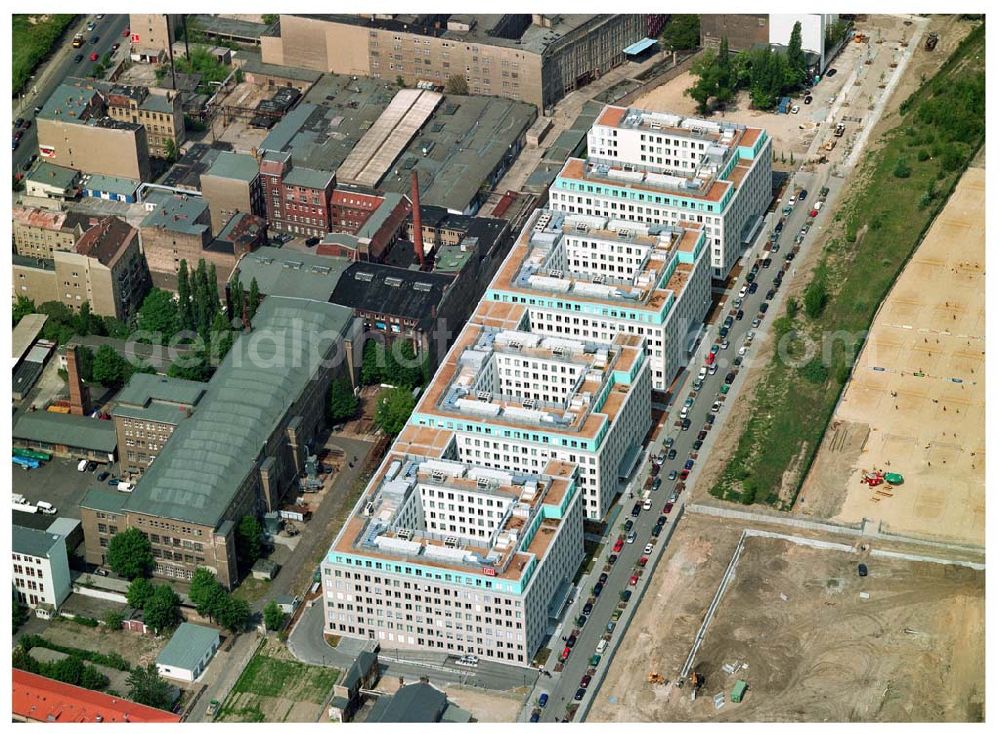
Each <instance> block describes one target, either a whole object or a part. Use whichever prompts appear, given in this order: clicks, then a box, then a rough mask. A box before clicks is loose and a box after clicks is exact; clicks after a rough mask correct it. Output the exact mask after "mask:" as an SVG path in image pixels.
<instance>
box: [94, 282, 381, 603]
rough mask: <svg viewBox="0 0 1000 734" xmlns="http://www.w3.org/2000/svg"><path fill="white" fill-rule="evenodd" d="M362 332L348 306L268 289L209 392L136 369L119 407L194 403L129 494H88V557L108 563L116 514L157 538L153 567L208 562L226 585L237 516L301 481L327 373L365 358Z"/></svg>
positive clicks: (176, 573)
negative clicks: (267, 294) (272, 292)
mask: <svg viewBox="0 0 1000 734" xmlns="http://www.w3.org/2000/svg"><path fill="white" fill-rule="evenodd" d="M360 332H361V323H360V321H358V320H357V319H355V318H354V316H353V312H352V310H351V309H350V308H345V307H344V306H338V305H336V304H332V303H325V302H322V301H316V300H309V299H306V298H288V297H281V296H269V297H267V298H265V299H264V301H263V302H262V303H261V305H260V308H259V310H258V311H257V313H256V315H255V316H254V318H253V320H252V323H251V328H250V329H249V330H245V331H244V332H243V333H242V334H241V335H240V336H239V338H237V340H236V342H235V343H234V345H233V347H232V349H230V351H229V353H228V354H227V355H226V357H225V359H224V360H223V361H222V363H221V364H220V365H219V367H218V369H217V370H216V372H215V374H214V376H213V377H212V379H211V381H210V382H208V383H207V384H206V385H204V386H203V387H204V393H203V394H199V389H198V387H197V386H195V385H192V384H190V383H185V382H184V381H172V380H162V379H161V378H157V377H155V376H150V375H136V376H135V377H134V378H133V381H132V382H130V384H129V385H127V386H126V387H125V389H124V390H123V391H122V395H123V396H124V398H125V399H124V402H123V405H122V406H121V407H120V408H117V409H116V410H118V411H119V412H122V411H124V412H125V413H128V414H129V415H139V416H141V415H143V414H144V412H147V411H153V412H156V413H157V415H159V413H163V412H167V411H170V410H176V406H178V405H184V406H188V407H187V409H186V411H185V417H183V418H182V419H178V418H177V417H176V416H174V417H173V422H174V423H175V424H176V425H175V426H174V427H173V430H172V433H171V434H170V436H169V438H168V439H167V440H166V442H165V443H164V445H163V446H162V448H161V449H160V450H159V453H158V455H157V456H156V457H155V461H152V462H151V463H150V464H149V465H148V467H147V468H146V469H145V471H144V472H143V473H142V476H141V478H140V479H139V480H138V482H137V483H136V484H135V486H134V489H133V490H132V491H131V493H128V494H124V495H123V494H122V493H119V492H113V491H111V490H106V489H103V488H95V489H91V490H90V491H89V492H88V493H87V494H86V495H85V496H84V498H83V500H82V502H81V514H82V523H83V529H84V541H85V547H86V558H87V561H88V562H90V563H103V562H104V560H105V558H104V554H105V552H106V546H107V542H108V540H109V538H110V532H111V531H110V528H111V527H112V525H113V527H114V528H115V529H116V531H117V532H120V531H122V530H124V529H125V528H126V527H136V528H138V529H139V530H141V531H142V532H144V533H146V534H147V536H148V537H149V538H150V540H151V542H152V545H153V555H154V557H155V559H156V565H155V568H154V575H157V576H163V577H168V578H178V579H185V580H186V579H189V578H190V577H191V574H192V573H193V572H194V570H195V569H196V568H197V567H198V566H206V567H208V568H210V569H212V570H213V571H214V572H215V574H216V576H217V578H218V579H219V581H220V582H221V583H223V584H224V585H226V586H227V587H231V586H232V585H233V584H234V583H235V582H236V580H237V569H236V548H235V542H236V541H235V532H234V531H235V526H236V525H237V524H238V523H239V520H240V518H241V517H242V516H243V515H245V514H250V513H254V514H256V513H260V514H262V513H265V512H274V511H277V510H278V508H279V507H280V506H281V504H282V502H283V500H284V499H285V498H286V495H287V494H288V493H289V492H290V490H292V489H293V488H294V486H293V485H294V483H295V481H296V479H297V477H298V476H299V475H300V474H301V473H302V472H303V471H304V468H305V460H306V456H307V452H308V450H309V448H310V447H311V446H310V444H311V442H312V441H313V440H314V439H315V437H316V436H317V434H318V432H319V431H320V429H321V428H322V426H323V422H324V420H325V415H324V407H325V404H326V400H325V396H326V392H327V389H328V387H329V385H330V382H331V380H332V379H333V377H334V376H336V375H337V374H340V373H341V372H342V371H343V370H348V369H351V368H352V367H353V366H354V365H358V364H360V349H361V346H362V345H361V339H360V336H361V333H360ZM171 404H173V406H174V407H173V408H171V407H170V406H171ZM161 417H162V416H161ZM109 495H118V496H117V497H115V498H114V500H115V501H110V499H111V498H110V497H109ZM119 497H124V499H123V500H120V499H119ZM102 529H103V530H102Z"/></svg>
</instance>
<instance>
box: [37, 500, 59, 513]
mask: <svg viewBox="0 0 1000 734" xmlns="http://www.w3.org/2000/svg"><path fill="white" fill-rule="evenodd" d="M38 509H39V510H40V511H41V512H43V513H44V514H46V515H55V514H56V513H57V512H59V508H57V507H56V506H55V505H52V504H50V503H48V502H46V501H44V500H42V501H41V502H39V503H38Z"/></svg>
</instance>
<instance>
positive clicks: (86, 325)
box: [75, 301, 98, 336]
mask: <svg viewBox="0 0 1000 734" xmlns="http://www.w3.org/2000/svg"><path fill="white" fill-rule="evenodd" d="M75 321H76V333H77V334H80V335H81V336H86V335H87V334H93V333H94V329H95V327H96V326H97V324H98V320H97V319H95V318H94V316H93V315H92V314H91V313H90V301H84V302H83V303H81V304H80V312H79V313H77V315H76V319H75Z"/></svg>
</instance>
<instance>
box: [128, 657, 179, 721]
mask: <svg viewBox="0 0 1000 734" xmlns="http://www.w3.org/2000/svg"><path fill="white" fill-rule="evenodd" d="M128 697H129V698H131V699H132V700H133V701H135V702H136V703H141V704H143V705H144V706H152V707H153V708H157V709H163V710H164V711H169V710H170V709H171V708H172V707H173V702H174V701H173V696H172V695H171V686H170V684H169V683H168V682H167V681H165V680H164V679H163V678H161V677H160V673H159V671H157V669H156V663H155V662H152V661H150V662H149V663H148V664H147V665H145V666H141V665H137V666H135V667H134V668H132V670H131V671H130V672H129V674H128Z"/></svg>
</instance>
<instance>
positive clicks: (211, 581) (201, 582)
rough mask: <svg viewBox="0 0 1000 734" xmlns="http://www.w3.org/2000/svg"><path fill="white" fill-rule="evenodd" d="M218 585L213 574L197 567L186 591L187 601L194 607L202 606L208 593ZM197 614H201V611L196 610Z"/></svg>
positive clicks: (201, 567)
mask: <svg viewBox="0 0 1000 734" xmlns="http://www.w3.org/2000/svg"><path fill="white" fill-rule="evenodd" d="M218 585H219V582H218V580H217V579H216V578H215V574H214V573H212V572H211V571H209V570H208V569H207V568H205V567H204V566H199V567H198V568H196V569H195V570H194V573H193V574H191V585H190V588H189V589H188V599H190V600H191V603H192V604H194V605H195V606H196V607H197V606H199V605H201V604H203V603H204V602H205V600H206V599H207V598H208V594H209V592H210V591H211V590H212V589H213V588H214V587H216V586H218ZM198 613H199V614H202V612H201V610H200V609H199V610H198Z"/></svg>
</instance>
